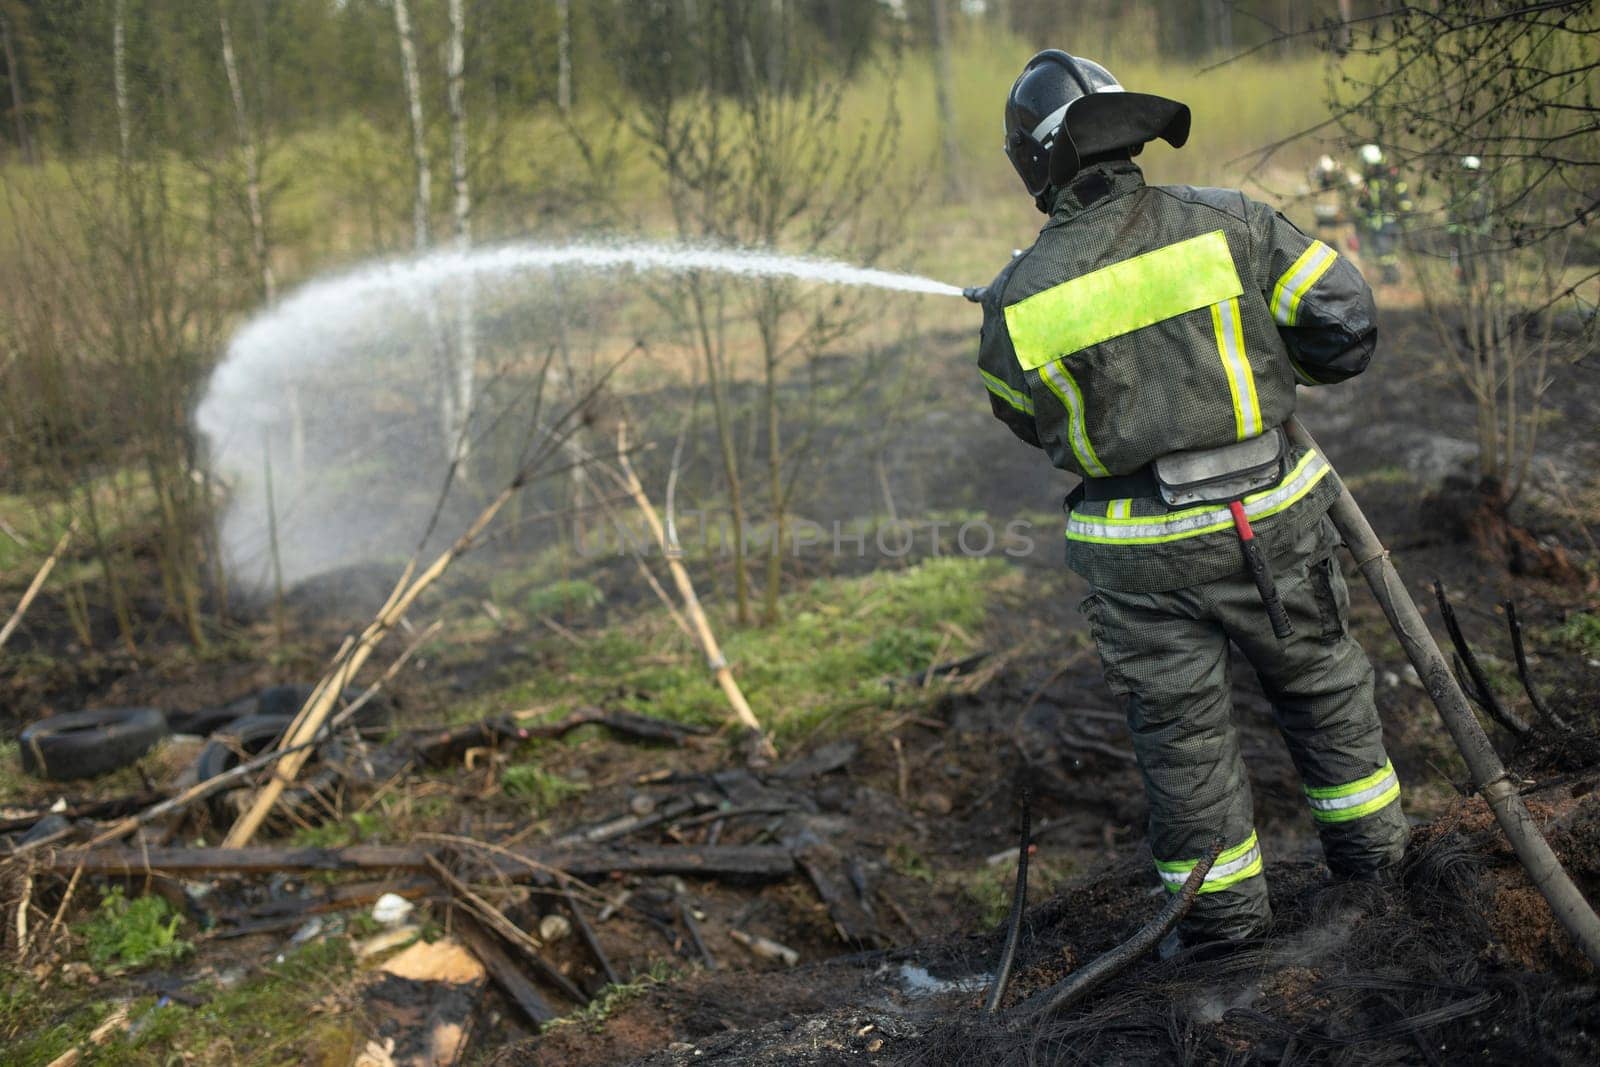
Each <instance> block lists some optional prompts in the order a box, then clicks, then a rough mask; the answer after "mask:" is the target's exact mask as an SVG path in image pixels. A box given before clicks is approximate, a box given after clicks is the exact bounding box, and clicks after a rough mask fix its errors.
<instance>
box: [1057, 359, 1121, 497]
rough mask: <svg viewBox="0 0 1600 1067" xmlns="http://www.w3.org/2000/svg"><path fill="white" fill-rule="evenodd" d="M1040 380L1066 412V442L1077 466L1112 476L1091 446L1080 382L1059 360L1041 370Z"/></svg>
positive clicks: (1096, 475) (1086, 472) (1088, 472)
mask: <svg viewBox="0 0 1600 1067" xmlns="http://www.w3.org/2000/svg"><path fill="white" fill-rule="evenodd" d="M1039 377H1040V378H1041V379H1043V381H1044V384H1045V385H1047V386H1049V387H1050V391H1051V392H1052V393H1054V394H1056V399H1058V400H1060V401H1061V406H1062V407H1064V408H1066V409H1067V441H1068V443H1069V444H1071V445H1072V454H1073V455H1075V456H1077V457H1078V465H1079V466H1081V467H1082V468H1083V470H1084V473H1085V474H1089V475H1093V476H1094V477H1096V478H1104V477H1106V476H1107V475H1109V474H1110V473H1111V472H1110V471H1109V470H1107V469H1106V466H1105V464H1104V463H1101V462H1100V457H1099V456H1097V455H1095V454H1094V446H1093V445H1091V444H1090V443H1089V429H1088V427H1087V426H1085V425H1084V414H1083V392H1082V391H1081V390H1080V389H1079V388H1078V383H1077V381H1076V380H1075V379H1074V378H1073V377H1072V374H1071V373H1070V372H1069V371H1068V370H1067V368H1066V366H1065V365H1063V364H1062V363H1061V362H1060V361H1059V360H1057V361H1056V362H1054V363H1046V364H1045V365H1044V366H1042V367H1040V368H1039Z"/></svg>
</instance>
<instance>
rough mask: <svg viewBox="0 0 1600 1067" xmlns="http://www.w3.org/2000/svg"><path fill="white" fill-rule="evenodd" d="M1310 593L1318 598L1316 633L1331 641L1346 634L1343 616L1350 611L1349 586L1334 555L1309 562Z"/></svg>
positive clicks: (1326, 640) (1324, 639)
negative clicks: (1318, 631) (1317, 625)
mask: <svg viewBox="0 0 1600 1067" xmlns="http://www.w3.org/2000/svg"><path fill="white" fill-rule="evenodd" d="M1309 577H1310V580H1311V593H1312V596H1313V597H1315V598H1316V602H1317V621H1318V624H1319V629H1320V634H1319V636H1320V637H1321V638H1322V640H1323V641H1325V642H1329V643H1331V642H1334V641H1337V640H1339V639H1340V638H1342V637H1344V635H1345V618H1346V616H1347V615H1348V614H1349V611H1350V589H1349V587H1348V586H1347V585H1345V581H1344V572H1343V571H1342V570H1340V569H1339V561H1338V559H1336V558H1335V557H1333V556H1329V557H1328V558H1326V559H1324V560H1321V561H1319V562H1317V563H1314V564H1312V566H1311V574H1310V575H1309Z"/></svg>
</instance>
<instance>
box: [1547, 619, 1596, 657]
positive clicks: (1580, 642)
mask: <svg viewBox="0 0 1600 1067" xmlns="http://www.w3.org/2000/svg"><path fill="white" fill-rule="evenodd" d="M1551 636H1552V637H1554V638H1555V640H1556V641H1558V642H1560V643H1561V644H1563V645H1565V646H1567V647H1568V648H1571V649H1574V650H1576V651H1578V652H1581V653H1582V654H1583V655H1585V656H1587V657H1589V658H1590V659H1600V614H1596V613H1594V612H1592V611H1576V612H1573V613H1572V614H1571V615H1570V616H1568V618H1567V621H1566V622H1564V623H1562V624H1561V625H1560V626H1558V627H1556V628H1555V629H1554V630H1553V631H1551Z"/></svg>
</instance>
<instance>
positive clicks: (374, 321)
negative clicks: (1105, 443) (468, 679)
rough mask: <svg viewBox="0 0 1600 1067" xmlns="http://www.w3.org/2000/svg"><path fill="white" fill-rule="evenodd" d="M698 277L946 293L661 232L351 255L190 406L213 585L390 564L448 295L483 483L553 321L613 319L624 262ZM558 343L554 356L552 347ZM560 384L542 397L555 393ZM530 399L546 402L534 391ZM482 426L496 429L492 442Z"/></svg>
mask: <svg viewBox="0 0 1600 1067" xmlns="http://www.w3.org/2000/svg"><path fill="white" fill-rule="evenodd" d="M636 271H637V272H646V271H648V272H665V273H683V272H689V271H701V272H716V273H720V274H724V275H728V276H732V277H739V278H753V277H778V278H789V279H795V280H798V281H808V282H817V283H822V284H830V285H845V286H872V287H876V288H881V289H886V290H894V291H900V292H907V293H924V294H934V295H943V296H959V295H960V290H959V289H957V288H956V287H954V286H950V285H946V284H944V283H942V282H938V281H934V280H932V279H929V278H922V277H918V276H915V275H909V274H896V273H893V272H890V271H881V270H873V269H869V268H864V267H856V266H852V265H850V264H847V263H839V262H834V261H829V260H819V259H811V258H805V257H797V256H783V255H779V254H777V253H774V252H768V251H759V250H741V249H727V248H714V247H694V246H684V245H673V244H645V243H624V244H597V243H568V244H544V243H539V242H517V243H511V244H504V245H494V246H484V247H480V248H477V249H471V250H464V251H463V250H440V251H435V252H432V253H429V254H427V255H424V256H420V257H413V258H406V259H396V260H389V261H385V262H380V263H375V264H369V265H365V266H362V267H359V268H356V269H354V270H351V271H349V272H346V273H343V274H339V275H334V276H330V277H327V278H324V279H320V280H317V281H313V282H311V283H310V284H308V285H306V286H304V287H302V288H301V289H299V290H297V291H296V292H294V293H292V294H290V295H289V296H288V297H287V298H286V299H285V300H283V301H282V302H280V303H279V304H277V305H276V306H274V307H271V308H267V309H265V310H263V311H262V312H261V313H259V314H258V315H256V316H255V317H254V318H253V319H251V320H250V321H249V322H247V323H245V325H244V326H243V327H242V328H241V329H240V330H239V331H238V333H237V334H236V335H235V336H234V337H233V339H232V341H231V343H230V344H229V346H228V350H227V352H226V354H225V356H224V358H223V360H222V362H221V364H220V365H219V366H218V367H217V369H216V370H215V372H214V373H213V374H212V377H211V380H210V382H209V383H208V386H207V388H206V391H205V394H204V396H203V398H202V400H201V402H200V405H199V408H198V410H197V412H196V421H197V424H198V426H199V429H200V431H201V434H202V436H203V438H204V441H205V445H206V448H207V455H208V460H209V465H210V469H211V470H212V472H213V474H214V475H216V476H217V478H218V479H219V481H221V483H222V484H223V485H225V486H226V487H227V490H228V502H227V505H226V508H225V511H224V514H223V516H222V518H221V521H220V540H221V547H222V552H223V556H224V562H225V564H226V566H227V568H228V571H229V574H230V576H231V578H232V580H233V581H234V582H235V583H236V584H237V585H239V586H241V587H243V588H245V589H248V590H255V591H262V590H265V589H268V588H270V586H271V582H272V580H273V574H274V569H275V564H274V558H275V557H276V561H277V562H276V568H277V569H279V570H280V571H281V576H282V579H283V582H284V584H285V586H291V585H293V584H294V583H296V582H298V581H300V580H302V579H304V578H306V577H309V576H311V575H314V574H317V573H321V572H325V571H328V570H331V569H335V568H339V567H344V566H350V565H354V564H359V563H368V562H383V561H390V560H395V561H398V560H400V559H404V558H406V557H408V556H409V555H410V554H411V553H412V552H413V551H415V550H416V549H417V548H418V547H419V541H420V539H421V538H422V536H423V535H424V533H425V531H427V529H428V527H429V522H430V519H431V517H432V516H433V515H434V514H435V510H436V507H437V505H438V503H439V494H440V491H441V489H442V488H443V487H444V486H445V485H446V482H447V474H448V471H449V467H450V461H451V457H452V455H453V452H454V446H453V444H452V441H453V440H458V439H460V437H461V435H460V434H459V433H457V434H454V435H453V434H452V429H453V428H456V429H458V428H459V427H460V426H461V421H460V416H459V415H456V414H453V412H452V409H451V406H450V405H451V403H452V400H451V398H452V396H453V395H454V391H455V388H456V387H455V386H453V385H452V384H450V383H456V382H458V381H459V377H460V376H459V373H458V371H457V369H456V367H455V363H456V362H457V357H456V356H455V355H454V354H453V352H454V351H456V350H457V349H456V347H455V346H456V343H457V337H458V326H457V318H458V316H460V315H461V314H463V310H462V305H461V304H460V303H458V302H459V301H464V300H469V301H470V310H469V311H466V312H465V314H468V315H470V319H471V322H472V328H473V330H474V332H475V334H476V336H477V338H478V349H477V351H478V356H477V359H476V360H475V363H474V374H473V377H475V378H477V379H478V384H477V387H476V388H475V389H474V392H473V397H472V410H471V420H470V424H469V425H470V428H471V433H472V435H473V436H472V438H471V439H472V440H473V442H474V443H473V448H474V452H473V459H472V470H473V472H474V474H475V475H476V476H477V478H478V481H479V484H480V485H482V486H484V487H485V488H487V489H488V490H490V491H492V490H493V489H494V488H497V486H498V484H501V482H502V480H503V477H504V476H509V474H510V472H511V471H512V470H514V469H515V467H516V464H517V462H518V459H519V456H518V448H519V446H523V447H525V445H526V443H527V440H528V425H529V416H531V413H532V406H533V403H534V398H535V397H537V396H539V395H540V390H541V389H542V388H543V387H545V386H547V385H550V384H552V382H551V380H550V379H560V380H559V381H558V382H555V383H554V384H557V385H560V386H564V387H565V388H566V389H567V398H568V399H570V398H571V397H572V396H573V395H575V390H576V388H577V379H578V378H579V377H581V374H580V373H579V372H577V371H575V370H574V369H573V367H572V365H571V362H570V352H569V348H568V341H569V337H570V336H571V334H572V333H576V334H578V335H587V343H588V344H590V345H593V344H594V343H595V338H596V336H597V335H599V334H602V333H604V332H605V331H607V330H608V329H612V330H614V329H615V327H616V320H617V319H618V318H619V317H620V315H619V308H620V307H622V306H624V305H626V303H627V298H628V296H629V294H630V292H631V291H632V290H634V289H636V288H637V286H636V285H633V284H630V282H629V281H628V277H629V275H631V273H632V272H636ZM558 347H559V349H560V351H561V353H562V356H563V358H562V359H553V358H552V356H553V354H554V352H555V351H556V349H557V348H558ZM556 392H559V390H556ZM544 401H545V404H546V408H545V410H546V411H547V412H548V411H549V410H551V407H550V405H551V404H552V400H551V397H550V396H549V395H545V397H544ZM488 427H497V428H500V429H502V430H504V431H505V432H504V433H501V434H500V435H499V439H491V438H490V437H488V436H486V434H485V430H486V428H488ZM473 503H474V490H473V487H472V486H467V487H461V488H457V489H456V490H454V491H453V492H452V496H451V499H450V501H448V506H447V507H446V508H445V510H444V512H443V515H442V521H441V522H440V523H439V524H438V526H437V528H436V530H435V533H434V535H433V542H432V543H438V542H441V541H443V540H445V539H448V538H450V537H452V536H454V534H455V533H456V532H458V531H459V528H460V525H461V523H462V522H464V521H465V519H466V517H467V516H468V515H470V514H471V513H472V512H473V511H475V510H476V509H475V508H474V507H473Z"/></svg>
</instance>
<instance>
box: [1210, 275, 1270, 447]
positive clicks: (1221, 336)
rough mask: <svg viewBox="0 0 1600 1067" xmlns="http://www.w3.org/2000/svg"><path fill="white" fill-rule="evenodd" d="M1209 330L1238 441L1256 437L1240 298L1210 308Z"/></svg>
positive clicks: (1255, 403) (1257, 410) (1256, 405)
mask: <svg viewBox="0 0 1600 1067" xmlns="http://www.w3.org/2000/svg"><path fill="white" fill-rule="evenodd" d="M1211 328H1212V330H1213V331H1215V333H1216V335H1217V354H1218V355H1219V356H1221V357H1222V373H1223V375H1224V376H1225V377H1226V378H1227V379H1228V393H1229V395H1230V396H1231V397H1232V398H1233V426H1234V432H1235V433H1236V434H1237V439H1238V440H1240V441H1243V440H1245V439H1246V438H1250V437H1259V436H1260V435H1261V431H1262V430H1263V429H1265V427H1263V426H1262V425H1261V403H1260V401H1259V399H1258V398H1257V396H1256V376H1255V375H1254V374H1253V373H1252V372H1251V370H1250V361H1249V360H1247V359H1245V357H1244V324H1243V323H1242V322H1241V321H1240V319H1239V298H1238V297H1233V298H1232V299H1230V300H1224V301H1222V302H1221V303H1219V304H1212V305H1211Z"/></svg>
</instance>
